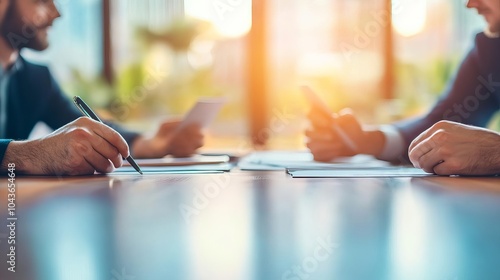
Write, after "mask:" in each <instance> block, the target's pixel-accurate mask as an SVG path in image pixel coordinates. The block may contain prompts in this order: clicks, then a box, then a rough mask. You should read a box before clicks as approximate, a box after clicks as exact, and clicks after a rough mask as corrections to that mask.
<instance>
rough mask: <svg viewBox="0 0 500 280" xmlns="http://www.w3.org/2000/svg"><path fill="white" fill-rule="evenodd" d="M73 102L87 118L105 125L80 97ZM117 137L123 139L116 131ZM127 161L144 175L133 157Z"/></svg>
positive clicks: (129, 157) (76, 97)
mask: <svg viewBox="0 0 500 280" xmlns="http://www.w3.org/2000/svg"><path fill="white" fill-rule="evenodd" d="M73 101H74V103H75V105H76V107H78V109H80V111H81V112H82V113H83V114H84V115H85V116H87V117H89V118H91V119H93V120H94V121H97V122H100V123H103V122H102V121H101V119H100V118H99V117H98V116H97V114H96V113H94V111H92V109H91V108H90V107H89V106H88V105H87V104H86V103H85V102H84V101H83V100H82V99H81V98H80V97H78V96H75V97H74V98H73ZM117 136H119V137H120V138H121V136H120V135H119V134H118V133H117V132H116V131H115V135H114V137H115V138H116V137H117ZM122 140H123V138H122ZM127 161H128V162H129V163H130V165H132V167H134V169H135V170H136V171H137V172H139V173H140V174H141V175H142V174H143V173H142V171H141V168H140V167H139V165H138V164H137V163H136V162H135V160H134V159H133V158H132V156H130V155H129V156H128V157H127Z"/></svg>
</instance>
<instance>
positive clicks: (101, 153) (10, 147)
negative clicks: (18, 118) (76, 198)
mask: <svg viewBox="0 0 500 280" xmlns="http://www.w3.org/2000/svg"><path fill="white" fill-rule="evenodd" d="M0 144H1V145H3V146H0V147H2V148H4V147H5V148H6V149H5V154H4V156H3V159H2V162H1V168H0V171H1V172H2V173H4V172H5V171H6V170H7V167H8V165H9V164H10V163H14V164H15V165H16V171H17V172H19V173H21V174H29V175H85V174H93V173H94V172H95V171H97V172H100V173H108V172H111V171H113V169H114V168H118V167H120V166H121V165H122V163H123V160H122V157H123V158H127V157H128V156H129V155H130V152H129V147H128V145H127V143H126V142H125V140H124V139H123V138H122V137H121V136H120V134H118V132H116V131H115V130H113V129H111V128H110V127H108V126H106V125H104V124H102V123H99V122H96V121H93V120H91V119H89V118H79V119H77V120H75V121H73V122H71V123H69V124H67V125H65V126H63V127H61V128H60V129H58V130H56V131H54V132H53V133H51V134H49V135H48V136H46V137H44V138H41V139H36V140H31V141H12V142H10V143H8V144H7V143H5V142H0Z"/></svg>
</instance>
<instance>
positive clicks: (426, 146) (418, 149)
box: [409, 138, 435, 168]
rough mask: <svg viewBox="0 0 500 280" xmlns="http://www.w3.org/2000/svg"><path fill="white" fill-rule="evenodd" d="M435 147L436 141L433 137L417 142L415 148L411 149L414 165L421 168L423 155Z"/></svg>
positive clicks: (410, 156) (411, 159)
mask: <svg viewBox="0 0 500 280" xmlns="http://www.w3.org/2000/svg"><path fill="white" fill-rule="evenodd" d="M434 147H435V142H434V141H433V140H432V139H430V138H427V139H424V140H423V141H421V142H420V143H419V144H417V145H416V146H415V147H414V148H413V149H411V150H410V153H409V158H410V161H411V163H412V164H413V166H415V167H416V168H421V158H422V156H424V155H426V154H427V153H429V152H431V151H432V149H433V148H434Z"/></svg>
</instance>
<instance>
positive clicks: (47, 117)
mask: <svg viewBox="0 0 500 280" xmlns="http://www.w3.org/2000/svg"><path fill="white" fill-rule="evenodd" d="M44 75H47V76H46V77H44V79H45V80H46V81H49V83H48V84H47V85H46V86H45V87H47V91H46V93H45V94H48V96H47V99H46V100H47V103H46V104H47V107H46V110H45V113H44V114H43V116H42V119H41V121H43V122H45V123H46V124H47V125H48V126H50V127H51V128H52V129H54V130H57V129H59V128H60V127H62V126H64V125H66V124H67V123H69V122H72V121H74V120H76V119H78V118H80V117H82V113H81V112H80V111H79V110H78V109H77V108H76V107H75V105H74V104H73V102H72V101H71V100H70V99H69V98H68V97H67V96H66V95H65V94H64V93H63V92H62V90H61V88H60V87H59V85H58V83H57V82H56V81H55V79H54V78H53V77H52V75H51V73H50V71H49V70H48V69H47V70H46V71H45V73H44ZM105 123H106V125H108V126H109V127H111V128H113V129H114V130H116V131H118V132H119V133H120V134H121V136H122V137H123V138H124V139H125V141H127V143H128V144H129V145H132V143H133V142H134V141H135V140H136V139H137V138H138V137H139V136H140V134H139V133H136V132H132V131H129V130H127V129H125V128H123V127H122V126H120V125H118V124H115V123H112V122H105Z"/></svg>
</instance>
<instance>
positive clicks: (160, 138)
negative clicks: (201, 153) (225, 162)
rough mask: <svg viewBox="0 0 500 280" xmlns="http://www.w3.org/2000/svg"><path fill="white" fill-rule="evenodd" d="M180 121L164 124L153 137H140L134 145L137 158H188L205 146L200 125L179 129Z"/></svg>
mask: <svg viewBox="0 0 500 280" xmlns="http://www.w3.org/2000/svg"><path fill="white" fill-rule="evenodd" d="M179 124H180V122H179V121H167V122H164V123H163V124H162V125H161V126H160V128H159V129H158V131H157V132H156V134H155V135H154V136H153V137H139V138H138V139H137V140H135V141H134V143H133V145H132V151H133V153H134V157H136V158H161V157H164V156H166V155H173V156H174V157H188V156H191V155H193V154H194V153H196V150H198V149H199V148H201V147H202V146H203V138H204V136H203V133H202V131H201V128H200V127H199V126H198V125H189V126H185V127H182V128H179Z"/></svg>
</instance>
